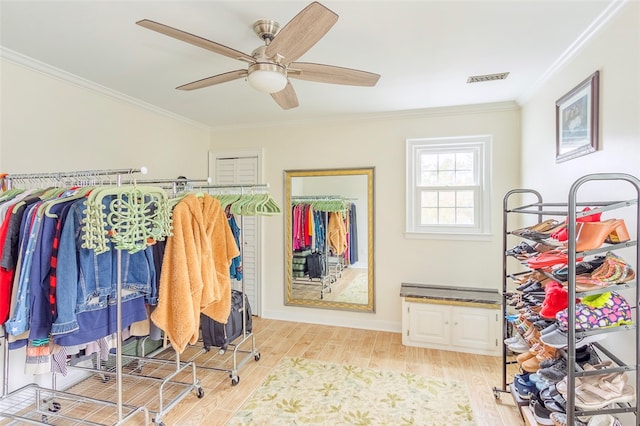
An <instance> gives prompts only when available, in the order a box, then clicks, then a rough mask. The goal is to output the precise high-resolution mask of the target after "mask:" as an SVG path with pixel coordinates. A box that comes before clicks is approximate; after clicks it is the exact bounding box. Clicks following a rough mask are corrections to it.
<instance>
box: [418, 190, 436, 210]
mask: <svg viewBox="0 0 640 426" xmlns="http://www.w3.org/2000/svg"><path fill="white" fill-rule="evenodd" d="M420 201H421V202H420V206H422V207H438V193H437V192H436V191H422V193H421V194H420Z"/></svg>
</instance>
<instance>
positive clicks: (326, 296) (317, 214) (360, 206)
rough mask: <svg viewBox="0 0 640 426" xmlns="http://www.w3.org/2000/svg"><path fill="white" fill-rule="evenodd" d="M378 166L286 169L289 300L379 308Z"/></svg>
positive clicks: (336, 306) (347, 307) (300, 303)
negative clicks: (375, 231)
mask: <svg viewBox="0 0 640 426" xmlns="http://www.w3.org/2000/svg"><path fill="white" fill-rule="evenodd" d="M373 172H374V168H373V167H362V168H350V169H317V170H285V171H284V194H285V203H284V205H285V210H286V212H285V215H284V216H285V304H286V305H289V306H308V307H315V308H328V309H343V310H353V311H362V312H374V288H375V286H374V262H373V259H374V250H373V223H374V216H373V174H374V173H373Z"/></svg>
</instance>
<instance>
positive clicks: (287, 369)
mask: <svg viewBox="0 0 640 426" xmlns="http://www.w3.org/2000/svg"><path fill="white" fill-rule="evenodd" d="M227 424H228V425H301V424H305V425H362V426H365V425H394V426H395V425H425V426H428V425H434V426H435V425H438V426H441V425H447V426H470V425H474V424H475V423H474V421H473V415H472V412H471V405H470V402H469V395H468V389H467V388H466V386H465V385H464V384H462V383H460V382H456V381H450V380H446V381H444V380H438V379H433V378H429V377H425V376H419V375H416V374H412V373H399V372H393V371H384V370H375V369H369V368H361V367H354V366H350V365H343V364H334V363H328V362H321V361H315V360H309V359H304V358H283V359H282V360H281V362H280V363H279V364H278V365H277V366H276V367H275V368H274V369H273V371H272V372H271V373H270V374H269V375H268V376H267V377H266V379H265V380H264V382H263V383H262V384H261V385H260V386H259V387H258V388H257V389H256V391H255V392H254V393H253V394H252V395H251V396H250V397H249V399H248V400H247V401H246V402H245V403H244V404H243V405H242V407H240V409H239V410H238V412H237V413H236V414H235V415H234V416H233V417H232V418H231V420H230V421H229V422H228V423H227Z"/></svg>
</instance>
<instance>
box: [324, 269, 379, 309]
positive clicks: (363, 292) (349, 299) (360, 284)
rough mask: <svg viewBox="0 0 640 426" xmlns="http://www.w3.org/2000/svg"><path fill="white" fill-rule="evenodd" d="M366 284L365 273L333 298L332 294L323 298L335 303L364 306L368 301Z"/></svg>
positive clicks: (359, 275) (367, 286)
mask: <svg viewBox="0 0 640 426" xmlns="http://www.w3.org/2000/svg"><path fill="white" fill-rule="evenodd" d="M368 283H369V281H368V277H367V274H366V273H365V272H363V273H360V274H358V275H357V276H356V278H355V279H354V280H353V281H351V282H350V283H349V284H348V285H347V288H345V289H344V290H342V291H341V292H340V293H339V294H336V295H335V296H333V294H332V293H329V294H328V295H327V296H325V298H326V299H327V300H333V301H336V302H345V303H359V304H366V303H367V302H368V301H369V298H368V294H369V285H368Z"/></svg>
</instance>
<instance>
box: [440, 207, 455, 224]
mask: <svg viewBox="0 0 640 426" xmlns="http://www.w3.org/2000/svg"><path fill="white" fill-rule="evenodd" d="M438 220H439V222H438V223H439V224H440V225H454V224H455V223H456V209H453V208H446V209H440V211H439V212H438Z"/></svg>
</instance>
